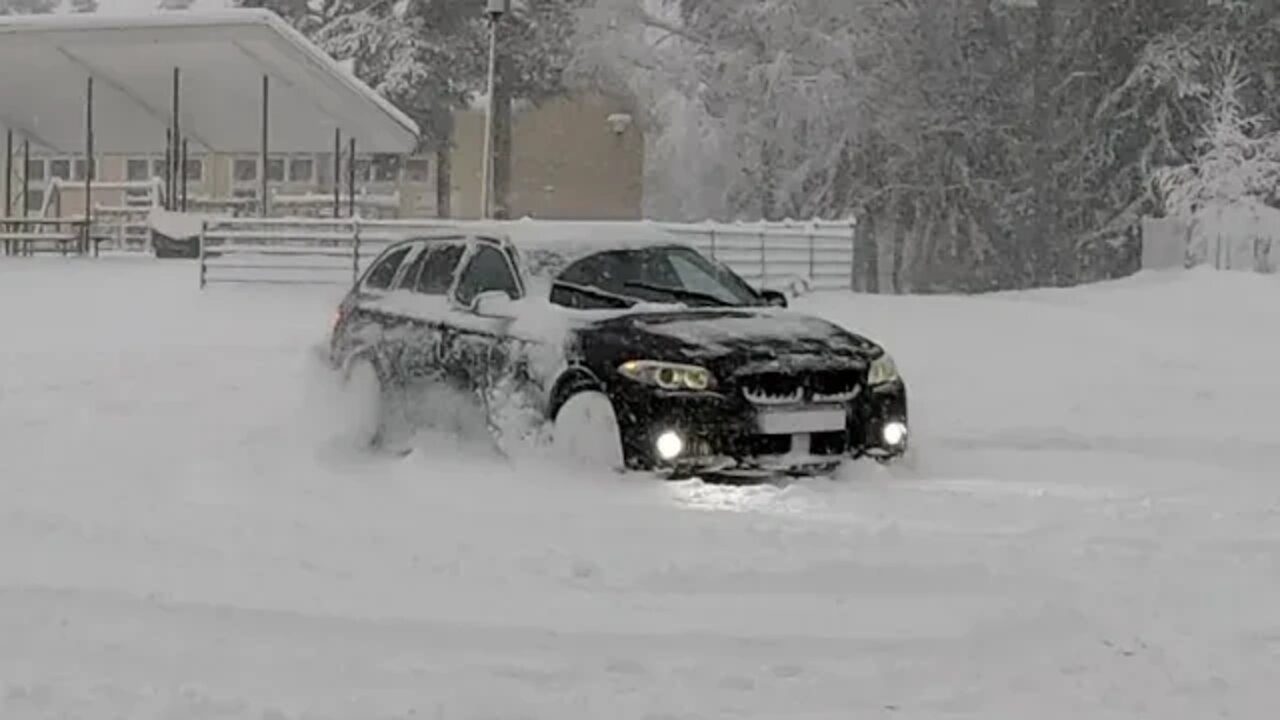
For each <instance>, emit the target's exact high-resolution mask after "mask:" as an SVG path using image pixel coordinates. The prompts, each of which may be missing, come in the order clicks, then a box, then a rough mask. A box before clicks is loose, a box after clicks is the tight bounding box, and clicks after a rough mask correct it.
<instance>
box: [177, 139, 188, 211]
mask: <svg viewBox="0 0 1280 720" xmlns="http://www.w3.org/2000/svg"><path fill="white" fill-rule="evenodd" d="M187 159H188V158H187V139H186V138H182V174H181V175H179V176H178V177H179V178H181V179H182V196H181V197H182V200H181V210H182V212H186V211H187Z"/></svg>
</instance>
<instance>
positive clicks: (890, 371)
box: [867, 353, 901, 387]
mask: <svg viewBox="0 0 1280 720" xmlns="http://www.w3.org/2000/svg"><path fill="white" fill-rule="evenodd" d="M900 377H901V376H900V375H898V366H897V365H895V364H894V363H893V358H892V357H890V356H889V353H884V354H883V355H881V356H880V357H878V358H876V359H875V360H872V361H871V370H870V371H869V372H868V373H867V384H869V385H871V386H873V387H874V386H876V385H884V384H886V383H891V382H893V381H895V380H897V379H898V378H900Z"/></svg>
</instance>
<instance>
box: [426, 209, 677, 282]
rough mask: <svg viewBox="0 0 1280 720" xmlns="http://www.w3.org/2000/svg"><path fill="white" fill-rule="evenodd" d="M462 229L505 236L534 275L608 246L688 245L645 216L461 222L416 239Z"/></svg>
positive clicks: (499, 237) (452, 235)
mask: <svg viewBox="0 0 1280 720" xmlns="http://www.w3.org/2000/svg"><path fill="white" fill-rule="evenodd" d="M460 235H466V236H473V237H488V238H493V239H495V240H499V241H505V242H507V243H509V244H510V245H511V246H512V247H514V248H515V249H516V252H518V253H519V254H520V255H521V256H522V257H523V258H524V259H525V264H526V266H527V267H526V269H527V270H528V271H529V272H531V273H533V274H536V275H546V274H553V273H557V272H559V271H560V270H562V269H564V268H565V267H566V266H568V265H570V264H572V263H574V262H576V261H577V260H580V259H582V258H584V257H587V256H588V255H593V254H595V253H598V252H606V251H609V250H635V249H641V248H646V247H661V246H671V245H678V246H686V247H693V245H692V243H690V242H688V241H687V240H685V239H684V238H682V237H680V236H679V235H676V234H675V233H672V232H670V231H667V230H664V229H662V227H661V226H659V225H657V224H656V223H652V222H649V221H634V220H632V221H606V220H599V221H596V220H581V221H580V220H559V221H557V220H532V219H528V218H526V219H523V220H507V221H478V222H470V223H459V225H458V226H456V227H445V228H440V229H437V230H432V231H430V232H427V233H421V234H415V235H414V239H415V240H431V239H444V238H457V237H459V236H460Z"/></svg>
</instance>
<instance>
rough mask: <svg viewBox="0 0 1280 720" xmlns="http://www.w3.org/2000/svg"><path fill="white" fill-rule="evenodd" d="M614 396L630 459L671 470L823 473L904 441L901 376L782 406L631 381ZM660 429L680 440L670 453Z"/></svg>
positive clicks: (892, 453)
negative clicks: (833, 397)
mask: <svg viewBox="0 0 1280 720" xmlns="http://www.w3.org/2000/svg"><path fill="white" fill-rule="evenodd" d="M613 395H614V398H613V400H614V405H615V411H616V412H617V415H618V421H619V426H620V429H621V431H622V442H623V447H624V451H625V454H626V456H627V461H628V465H630V466H631V467H633V468H637V469H651V470H658V471H663V472H667V473H671V474H674V475H676V476H683V475H696V474H726V475H729V474H733V475H748V476H751V475H761V476H764V475H776V474H791V475H812V474H823V473H826V472H829V471H831V470H833V469H835V468H837V467H839V465H840V464H841V463H842V462H843V461H845V460H847V459H850V458H858V457H864V456H865V457H874V458H877V459H881V460H888V459H892V458H894V457H898V456H900V455H902V454H903V453H904V452H905V451H906V448H907V443H908V442H909V438H908V423H907V394H906V388H905V386H904V385H903V384H902V383H901V382H894V383H889V384H887V385H884V386H880V387H877V388H864V389H862V391H861V392H860V393H859V394H858V396H857V397H855V398H853V399H852V400H849V401H847V402H842V403H823V404H798V405H794V406H780V407H762V406H759V405H755V404H753V403H751V402H749V401H747V400H746V399H745V398H742V397H741V396H734V395H731V394H717V393H689V392H667V391H660V390H654V389H652V388H649V387H644V386H639V385H632V384H628V385H627V386H624V387H619V388H615V392H614V393H613ZM819 416H820V419H818V420H816V421H815V420H813V418H819ZM779 421H780V422H779ZM806 423H807V424H806ZM815 423H816V424H815ZM666 433H674V434H676V435H677V436H678V437H679V439H680V443H679V445H680V447H681V451H680V452H679V453H678V454H676V455H675V456H664V455H663V454H662V453H661V452H659V444H660V443H659V438H661V437H662V435H663V434H666Z"/></svg>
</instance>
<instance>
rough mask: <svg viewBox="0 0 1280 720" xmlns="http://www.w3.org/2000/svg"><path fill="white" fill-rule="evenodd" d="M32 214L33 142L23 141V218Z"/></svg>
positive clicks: (24, 139)
mask: <svg viewBox="0 0 1280 720" xmlns="http://www.w3.org/2000/svg"><path fill="white" fill-rule="evenodd" d="M30 214H31V141H30V140H28V139H26V138H23V139H22V217H24V218H25V217H27V216H28V215H30Z"/></svg>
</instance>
